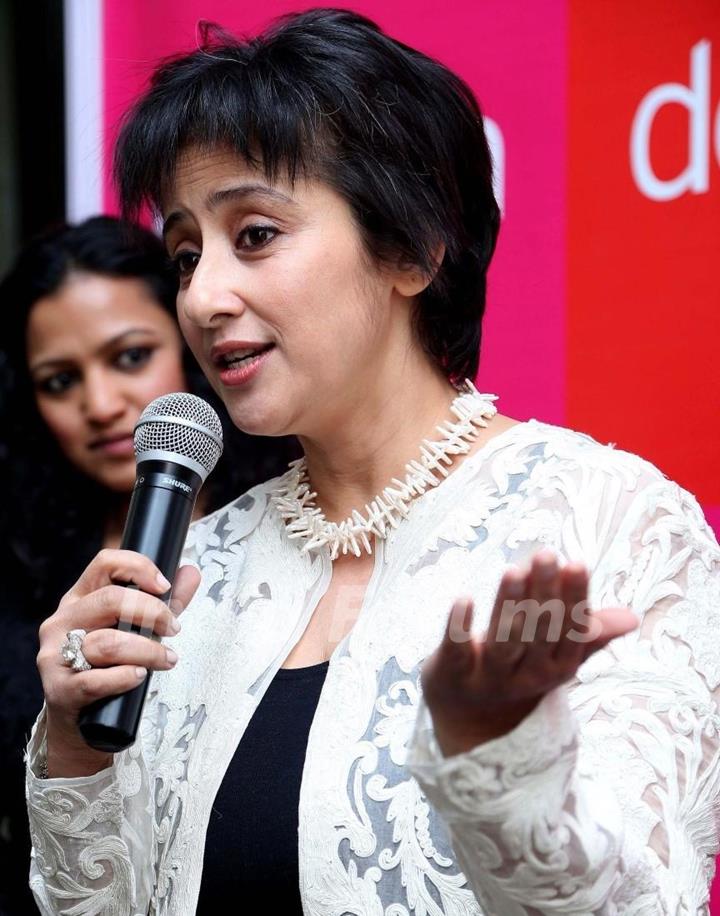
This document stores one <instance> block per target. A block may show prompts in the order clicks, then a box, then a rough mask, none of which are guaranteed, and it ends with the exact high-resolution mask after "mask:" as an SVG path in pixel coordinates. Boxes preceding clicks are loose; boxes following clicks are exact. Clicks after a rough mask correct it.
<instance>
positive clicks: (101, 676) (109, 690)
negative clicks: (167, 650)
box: [47, 665, 147, 710]
mask: <svg viewBox="0 0 720 916" xmlns="http://www.w3.org/2000/svg"><path fill="white" fill-rule="evenodd" d="M146 677H147V670H146V669H145V668H144V667H142V666H140V665H116V666H114V667H112V668H93V669H91V670H90V671H69V676H68V678H67V679H66V680H63V685H62V706H63V707H65V708H68V707H70V708H71V709H75V710H80V709H82V708H83V707H84V706H87V705H88V704H89V703H93V702H94V701H95V700H100V699H102V698H103V697H109V696H116V695H117V694H120V693H125V692H126V691H127V690H132V689H133V687H137V685H138V684H140V683H142V682H143V681H144V680H145V678H146ZM51 695H52V694H51ZM47 700H48V705H52V703H51V697H47Z"/></svg>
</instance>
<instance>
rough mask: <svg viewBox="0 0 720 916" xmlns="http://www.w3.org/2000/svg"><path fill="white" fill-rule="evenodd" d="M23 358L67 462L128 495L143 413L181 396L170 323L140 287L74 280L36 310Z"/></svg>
mask: <svg viewBox="0 0 720 916" xmlns="http://www.w3.org/2000/svg"><path fill="white" fill-rule="evenodd" d="M27 360H28V366H29V368H30V373H31V376H32V379H33V384H34V387H35V398H36V402H37V407H38V410H39V411H40V414H41V416H42V418H43V420H44V421H45V423H46V424H47V425H48V427H49V429H50V431H51V432H52V434H53V435H54V436H55V438H56V439H57V441H58V443H59V445H60V448H61V449H62V451H63V452H64V454H65V455H66V456H67V458H68V459H69V460H70V461H71V462H72V464H74V465H75V467H76V468H78V469H79V470H80V471H82V472H83V473H85V474H86V475H87V476H88V477H91V478H93V479H94V480H96V481H97V482H98V483H100V484H102V485H103V486H105V487H108V488H109V489H111V490H114V491H116V492H129V491H130V490H131V489H132V487H133V484H134V481H135V457H134V454H133V427H134V426H135V423H136V422H137V420H138V418H139V416H140V414H141V412H142V410H143V408H144V407H145V406H146V405H147V404H148V403H149V402H150V401H152V400H153V399H154V398H156V397H159V396H160V395H161V394H167V393H168V392H170V391H178V390H183V389H184V388H185V377H184V373H183V370H182V339H181V337H180V333H179V330H178V327H177V325H176V324H175V321H174V320H173V318H172V316H171V315H169V314H168V313H167V311H165V309H163V307H162V306H161V305H159V304H158V303H157V301H156V300H155V299H154V298H153V296H152V294H151V293H150V291H149V289H148V288H147V287H146V285H145V283H144V282H143V281H142V280H138V279H134V278H133V279H130V278H114V277H106V276H101V275H99V274H90V273H81V272H76V273H72V274H70V275H69V277H68V278H67V280H66V281H65V282H64V283H63V285H62V286H61V287H60V289H58V290H57V292H55V293H53V294H52V295H51V296H46V297H45V298H43V299H39V300H38V301H37V302H36V303H35V305H33V307H32V309H31V311H30V316H29V319H28V328H27Z"/></svg>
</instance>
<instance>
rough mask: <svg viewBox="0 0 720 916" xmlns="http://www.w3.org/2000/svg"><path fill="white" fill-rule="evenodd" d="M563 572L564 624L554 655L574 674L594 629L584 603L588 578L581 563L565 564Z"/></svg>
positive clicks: (585, 569)
mask: <svg viewBox="0 0 720 916" xmlns="http://www.w3.org/2000/svg"><path fill="white" fill-rule="evenodd" d="M562 572H563V578H562V601H563V605H564V607H565V621H564V625H563V632H562V637H561V639H559V640H558V642H557V645H556V646H555V649H554V654H555V658H556V660H557V662H558V664H559V665H560V667H561V668H562V669H563V670H566V671H572V672H574V671H576V670H577V669H578V667H579V666H580V665H581V663H582V661H583V658H584V652H585V646H586V645H587V644H588V643H589V642H591V641H592V638H593V633H592V632H591V631H592V629H594V627H591V622H592V615H591V612H590V608H589V605H588V600H587V599H588V585H589V575H588V571H587V568H586V567H585V565H584V564H582V563H568V565H567V566H566V567H565V568H564V569H563V571H562Z"/></svg>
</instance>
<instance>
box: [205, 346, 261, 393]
mask: <svg viewBox="0 0 720 916" xmlns="http://www.w3.org/2000/svg"><path fill="white" fill-rule="evenodd" d="M274 348H275V344H265V345H263V346H260V347H255V348H248V347H237V348H236V349H233V350H228V351H227V352H225V353H222V354H220V355H218V356H216V357H215V363H216V365H217V366H218V367H219V369H220V381H221V382H222V383H223V385H227V386H228V387H232V388H235V387H237V386H238V385H244V384H245V383H246V382H248V381H249V380H250V379H251V378H254V376H255V375H257V373H258V372H259V370H260V368H261V367H262V365H263V364H264V363H265V362H266V361H267V359H268V357H269V355H270V353H271V352H272V350H273V349H274Z"/></svg>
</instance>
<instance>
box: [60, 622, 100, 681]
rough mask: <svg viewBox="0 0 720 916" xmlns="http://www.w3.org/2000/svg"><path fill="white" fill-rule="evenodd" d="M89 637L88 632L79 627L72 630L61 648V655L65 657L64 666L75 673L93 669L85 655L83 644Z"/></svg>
mask: <svg viewBox="0 0 720 916" xmlns="http://www.w3.org/2000/svg"><path fill="white" fill-rule="evenodd" d="M86 636H87V630H83V628H82V627H78V628H77V629H76V630H70V631H69V632H68V634H67V639H66V640H65V642H64V643H63V644H62V645H61V646H60V655H62V657H63V664H65V665H67V666H68V667H69V668H72V670H73V671H89V670H90V669H91V668H92V665H91V664H90V662H89V661H88V660H87V659H86V658H85V656H84V655H83V650H82V643H83V639H85V637H86Z"/></svg>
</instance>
